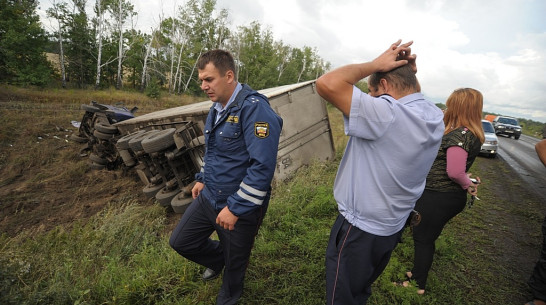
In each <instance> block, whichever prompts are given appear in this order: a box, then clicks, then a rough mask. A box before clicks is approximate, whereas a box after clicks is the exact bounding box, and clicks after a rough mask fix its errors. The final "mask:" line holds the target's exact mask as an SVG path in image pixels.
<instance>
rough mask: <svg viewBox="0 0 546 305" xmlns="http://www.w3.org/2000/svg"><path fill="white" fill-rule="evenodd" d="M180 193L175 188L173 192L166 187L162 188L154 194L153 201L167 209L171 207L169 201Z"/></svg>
mask: <svg viewBox="0 0 546 305" xmlns="http://www.w3.org/2000/svg"><path fill="white" fill-rule="evenodd" d="M178 193H180V189H179V188H178V187H177V188H175V189H174V190H168V189H167V188H166V187H164V188H162V189H161V190H160V191H159V192H157V193H156V194H155V199H156V200H157V201H158V202H159V205H161V206H162V207H168V206H170V205H171V200H172V199H173V198H174V197H175V196H176V195H178Z"/></svg>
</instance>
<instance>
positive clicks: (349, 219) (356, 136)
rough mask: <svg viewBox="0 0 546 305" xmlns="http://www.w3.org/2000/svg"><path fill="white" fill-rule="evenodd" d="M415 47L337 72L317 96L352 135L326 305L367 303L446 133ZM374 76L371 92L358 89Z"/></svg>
mask: <svg viewBox="0 0 546 305" xmlns="http://www.w3.org/2000/svg"><path fill="white" fill-rule="evenodd" d="M412 43H413V42H411V41H410V42H408V43H404V44H401V40H398V41H397V42H395V43H394V44H392V45H391V46H390V47H389V48H388V49H387V50H386V51H385V52H383V53H382V54H381V55H379V56H378V57H377V58H376V59H374V60H372V61H370V62H365V63H360V64H350V65H347V66H343V67H340V68H338V69H336V70H333V71H331V72H329V73H327V74H325V75H323V76H321V77H320V78H319V79H318V80H317V91H318V93H319V94H320V95H321V96H322V97H323V98H324V99H325V100H326V101H328V102H329V103H331V104H332V105H334V106H335V107H336V108H338V109H339V110H340V111H341V112H342V114H343V118H344V126H345V133H346V134H347V135H348V136H350V138H349V141H348V143H347V147H346V149H345V153H344V156H343V159H342V160H341V163H340V165H339V169H338V173H337V176H336V181H335V183H334V197H335V199H336V202H337V204H338V210H339V215H338V217H337V219H336V221H335V223H334V225H333V227H332V230H331V234H330V240H329V243H328V247H327V249H326V293H327V296H326V299H327V304H343V305H351V304H365V303H366V302H367V300H368V298H369V296H370V295H371V285H372V283H373V282H374V281H375V280H376V279H377V277H378V276H379V275H380V274H381V273H382V272H383V270H384V269H385V267H386V265H387V263H388V261H389V259H390V256H391V253H392V251H393V250H394V248H395V247H396V245H397V243H398V242H399V241H400V237H401V235H402V232H403V228H404V225H405V223H406V220H407V218H408V216H409V214H410V212H411V211H412V209H413V207H414V205H415V202H416V201H417V199H418V198H419V196H420V195H421V193H422V192H423V189H424V187H425V178H426V176H427V173H428V171H429V169H430V167H431V166H432V163H433V161H434V158H435V157H436V154H437V152H438V147H439V146H440V142H441V139H442V135H443V132H444V124H443V120H442V119H443V113H442V111H441V110H440V109H439V108H438V107H436V106H435V105H434V103H432V102H430V101H427V100H426V99H425V97H424V96H423V95H422V94H421V93H420V85H419V82H418V81H417V78H416V76H415V73H416V72H417V65H416V55H414V54H411V48H410V46H411V45H412ZM368 76H370V79H369V81H368V84H369V85H368V87H369V89H370V93H369V94H366V93H364V92H362V91H361V90H360V89H358V88H357V87H355V86H354V85H355V84H356V83H357V82H358V81H360V80H361V79H364V78H366V77H368Z"/></svg>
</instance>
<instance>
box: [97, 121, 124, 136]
mask: <svg viewBox="0 0 546 305" xmlns="http://www.w3.org/2000/svg"><path fill="white" fill-rule="evenodd" d="M94 127H95V129H96V130H98V131H100V132H102V133H108V134H116V133H118V128H117V127H116V126H114V125H107V124H102V123H97V124H95V126H94Z"/></svg>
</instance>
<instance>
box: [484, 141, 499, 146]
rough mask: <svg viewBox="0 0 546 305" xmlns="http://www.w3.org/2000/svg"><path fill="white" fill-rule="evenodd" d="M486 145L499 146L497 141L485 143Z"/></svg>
mask: <svg viewBox="0 0 546 305" xmlns="http://www.w3.org/2000/svg"><path fill="white" fill-rule="evenodd" d="M485 144H491V145H497V141H485Z"/></svg>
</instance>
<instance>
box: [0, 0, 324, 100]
mask: <svg viewBox="0 0 546 305" xmlns="http://www.w3.org/2000/svg"><path fill="white" fill-rule="evenodd" d="M51 1H52V6H51V7H50V8H49V9H48V10H47V16H48V17H49V20H50V21H52V22H51V25H52V28H51V29H48V30H46V29H44V27H43V25H42V24H41V22H40V18H39V16H38V15H37V7H38V1H37V0H0V83H7V84H12V85H16V86H27V85H37V86H42V87H48V86H50V87H51V86H62V87H63V88H67V87H68V88H96V89H101V88H107V87H115V88H117V89H122V88H123V87H128V88H134V89H139V90H142V91H147V92H153V91H154V90H157V88H165V89H166V90H168V91H169V92H170V93H172V94H182V93H187V94H195V93H198V92H200V91H201V90H200V89H199V86H198V83H197V82H196V81H195V80H196V79H197V68H196V61H197V59H198V58H199V56H200V55H201V54H202V53H203V52H205V51H207V50H210V49H216V48H222V49H226V50H229V51H230V52H231V53H232V54H233V55H234V57H235V60H236V64H237V69H238V71H237V72H238V76H239V81H240V82H243V83H247V84H249V85H251V86H252V87H254V88H256V89H263V88H270V87H275V86H280V85H286V84H291V83H297V82H301V81H305V80H311V79H315V78H317V77H318V76H320V75H321V74H323V73H324V72H325V71H326V70H328V69H329V68H330V63H328V62H326V61H324V60H323V59H322V58H321V57H320V56H319V55H318V51H317V49H316V48H312V47H308V46H305V47H303V48H296V47H292V46H290V45H287V44H285V43H283V42H282V41H277V40H275V39H274V37H273V33H272V31H271V30H270V29H269V28H268V27H264V26H262V25H261V24H260V23H259V22H258V21H254V22H252V23H251V24H249V25H245V26H237V27H236V28H234V29H233V28H232V27H230V25H229V24H228V17H229V16H228V12H227V11H226V10H225V9H221V10H218V9H217V8H216V0H187V1H186V2H185V3H184V4H183V5H180V6H179V7H178V8H176V9H175V10H176V11H175V12H174V14H173V17H164V16H159V22H158V24H157V26H154V27H152V28H150V29H149V31H148V32H143V31H141V30H137V29H136V20H137V19H138V14H137V12H136V11H135V9H134V5H133V4H132V3H131V0H95V3H94V4H93V12H92V13H88V12H87V11H86V5H87V0H51ZM47 53H50V54H51V53H53V54H55V57H57V58H58V61H56V63H55V64H52V62H51V61H50V60H47V58H46V54H47ZM57 62H58V63H57Z"/></svg>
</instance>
